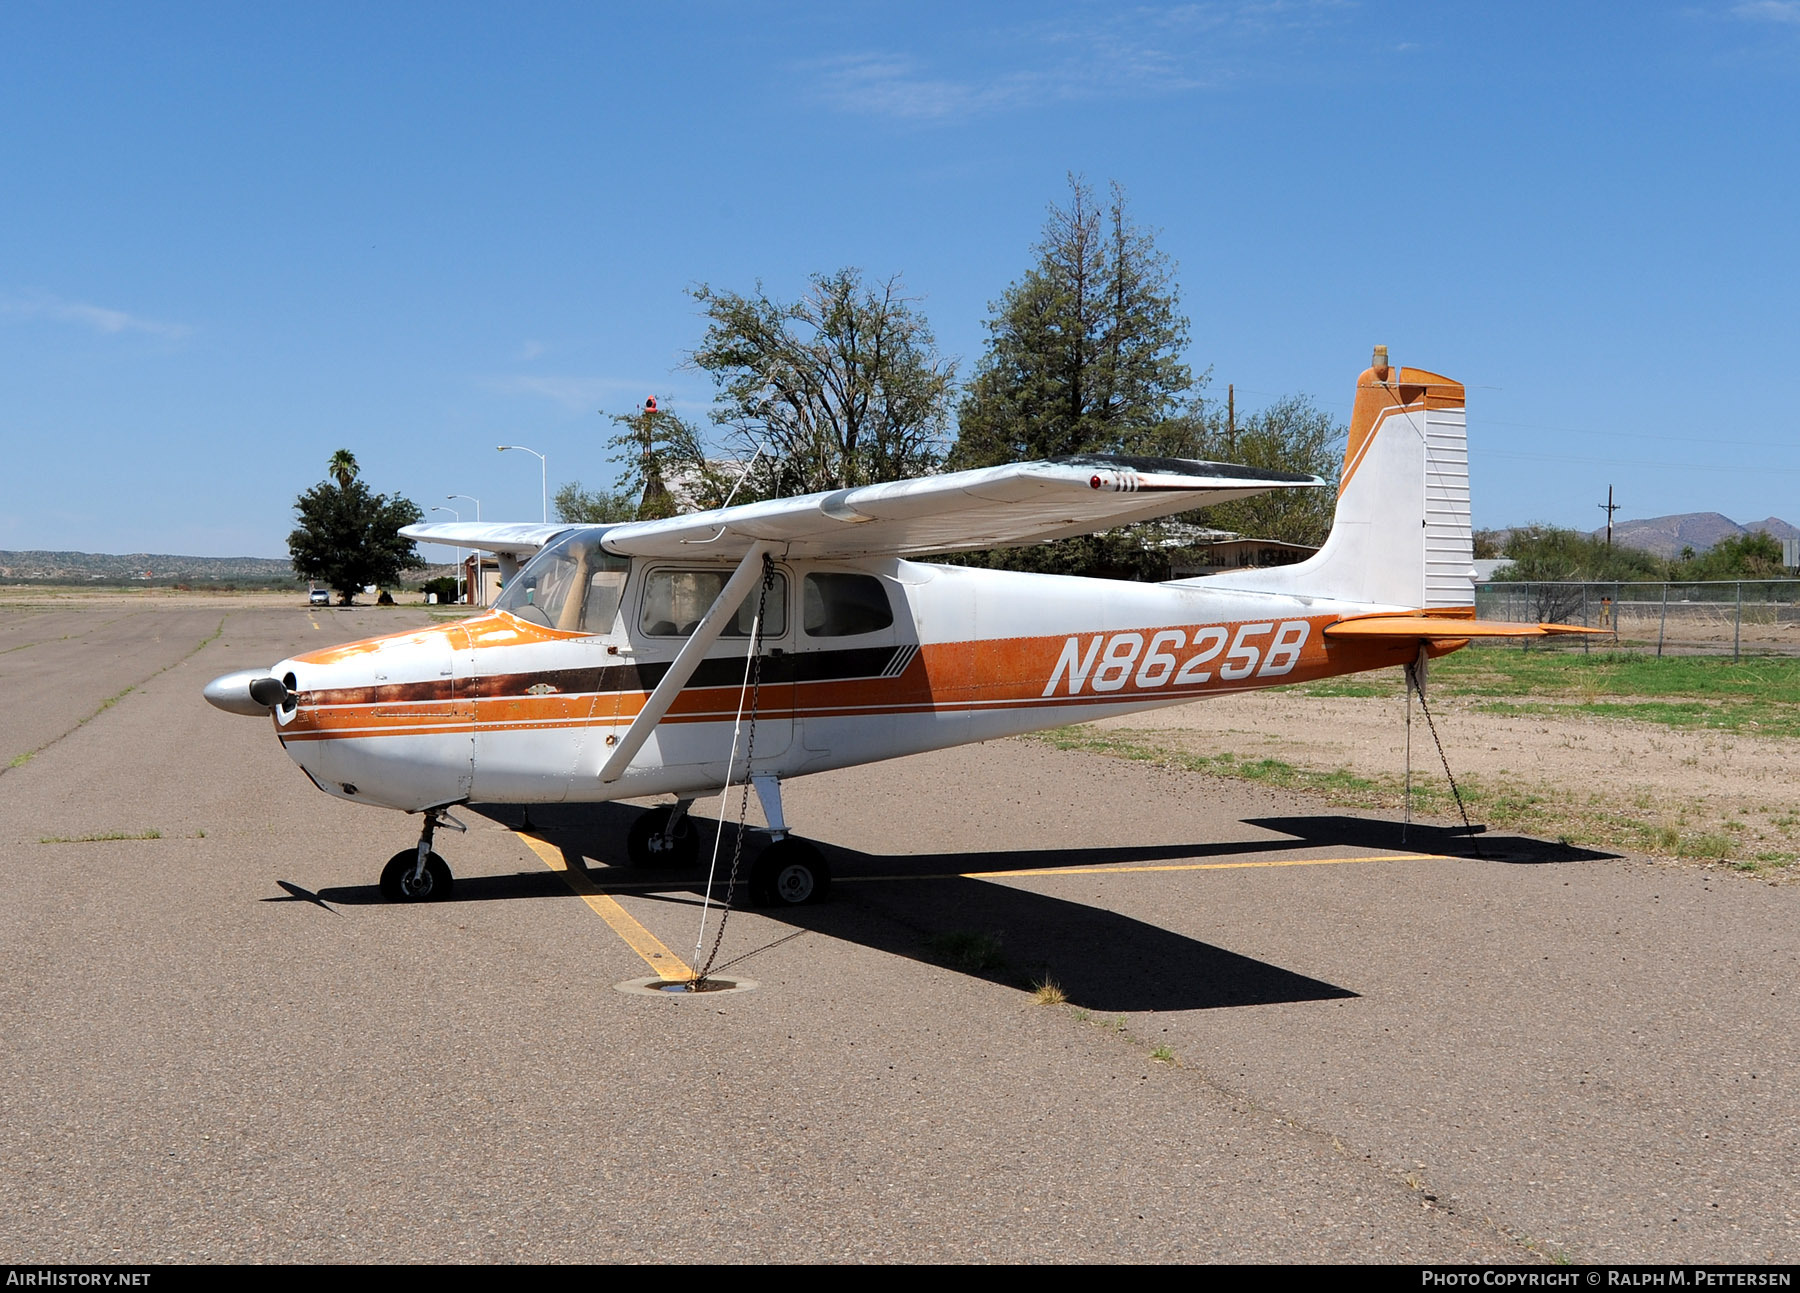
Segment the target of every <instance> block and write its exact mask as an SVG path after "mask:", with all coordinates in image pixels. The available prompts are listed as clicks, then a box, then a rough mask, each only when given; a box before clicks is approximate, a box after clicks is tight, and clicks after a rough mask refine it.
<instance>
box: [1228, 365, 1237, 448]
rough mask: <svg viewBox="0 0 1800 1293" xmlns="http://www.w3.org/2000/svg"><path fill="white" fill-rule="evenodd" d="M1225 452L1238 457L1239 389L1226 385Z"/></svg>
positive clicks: (1229, 384)
mask: <svg viewBox="0 0 1800 1293" xmlns="http://www.w3.org/2000/svg"><path fill="white" fill-rule="evenodd" d="M1225 452H1226V453H1228V454H1230V455H1231V456H1232V457H1233V458H1236V457H1237V387H1236V386H1234V385H1232V384H1231V383H1230V382H1227V383H1226V384H1225Z"/></svg>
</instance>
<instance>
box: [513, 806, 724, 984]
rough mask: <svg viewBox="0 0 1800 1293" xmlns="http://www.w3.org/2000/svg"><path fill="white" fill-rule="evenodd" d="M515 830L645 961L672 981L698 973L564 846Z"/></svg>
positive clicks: (681, 981)
mask: <svg viewBox="0 0 1800 1293" xmlns="http://www.w3.org/2000/svg"><path fill="white" fill-rule="evenodd" d="M513 834H514V835H517V836H518V837H519V838H520V839H522V840H524V841H525V846H526V847H527V848H529V849H530V850H531V851H532V852H533V853H535V854H537V855H538V857H539V858H540V859H541V860H542V861H543V863H544V865H545V866H547V867H549V868H550V869H551V870H552V871H557V872H560V873H561V874H562V878H563V882H564V883H565V884H567V885H568V886H569V888H571V889H573V890H574V891H575V892H576V893H577V894H579V895H580V897H581V900H582V901H583V902H585V903H586V904H587V905H588V906H589V907H591V908H592V909H593V911H594V914H595V915H597V916H599V917H600V919H601V920H604V921H605V922H606V923H607V924H609V925H611V926H612V928H613V932H614V933H615V934H617V935H618V936H619V937H620V938H622V939H624V940H625V943H626V946H628V947H630V948H631V950H632V951H634V952H636V953H637V954H638V955H639V956H641V957H643V958H644V963H645V964H646V965H648V966H649V967H650V968H651V969H652V970H655V971H656V973H657V974H658V976H660V977H661V978H662V979H664V980H666V981H668V982H670V983H685V982H687V981H688V980H689V979H691V978H693V977H694V972H693V970H691V969H690V968H689V967H688V963H687V962H686V961H684V960H682V959H681V958H680V957H679V956H677V955H675V953H673V952H671V951H670V950H669V949H668V948H667V947H664V946H663V942H662V940H661V939H659V938H658V937H657V936H656V935H655V934H652V933H651V932H650V931H649V930H647V929H645V928H644V927H643V926H642V925H640V924H638V923H637V921H635V920H633V919H632V917H631V913H630V912H628V911H626V910H625V909H624V908H623V907H621V906H619V904H618V903H617V902H615V901H614V900H613V899H612V898H610V897H608V896H607V895H606V894H604V893H602V892H601V891H600V890H599V889H597V888H595V886H594V882H593V881H592V880H590V879H588V877H587V875H586V874H585V873H584V872H579V871H575V870H572V869H571V868H570V867H569V864H568V863H567V862H566V861H565V860H564V859H563V855H562V850H561V849H559V848H557V847H556V846H555V845H552V844H547V843H545V842H544V841H543V840H540V839H537V838H536V837H535V836H531V835H526V834H524V833H523V832H522V831H514V832H513Z"/></svg>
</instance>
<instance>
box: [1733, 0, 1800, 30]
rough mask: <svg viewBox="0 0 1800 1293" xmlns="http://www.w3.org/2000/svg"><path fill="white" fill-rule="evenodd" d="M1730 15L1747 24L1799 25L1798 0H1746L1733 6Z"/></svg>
mask: <svg viewBox="0 0 1800 1293" xmlns="http://www.w3.org/2000/svg"><path fill="white" fill-rule="evenodd" d="M1731 15H1732V17H1734V18H1742V19H1744V20H1746V21H1748V22H1783V23H1793V24H1796V25H1800V0H1746V2H1745V3H1744V4H1738V5H1733V6H1732V7H1731Z"/></svg>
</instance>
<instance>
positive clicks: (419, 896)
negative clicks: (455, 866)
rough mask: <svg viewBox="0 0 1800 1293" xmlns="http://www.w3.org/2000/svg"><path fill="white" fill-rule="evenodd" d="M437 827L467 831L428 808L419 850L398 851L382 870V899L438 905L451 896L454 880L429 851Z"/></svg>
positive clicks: (441, 812)
mask: <svg viewBox="0 0 1800 1293" xmlns="http://www.w3.org/2000/svg"><path fill="white" fill-rule="evenodd" d="M440 824H442V825H445V826H448V827H450V828H451V829H452V830H458V831H466V830H468V829H469V828H468V827H467V826H464V825H463V824H462V823H461V822H459V821H457V820H456V818H454V817H452V816H451V815H450V814H449V813H447V812H445V811H444V810H443V809H442V808H432V809H428V810H427V811H426V813H425V825H424V826H423V827H422V828H421V829H420V831H419V844H418V847H417V848H410V849H401V850H400V852H398V853H396V854H394V856H393V857H391V858H389V859H388V864H387V865H386V866H385V867H383V868H382V869H381V896H382V897H383V898H386V899H387V900H388V901H389V902H441V901H443V900H444V899H445V898H448V897H449V896H450V890H451V888H452V887H453V886H454V885H455V879H454V878H453V877H452V876H451V874H450V868H449V867H448V866H446V865H445V863H444V859H443V858H441V857H439V856H438V855H437V854H436V853H433V852H432V851H431V837H432V835H433V834H434V833H435V832H436V831H437V828H438V826H439V825H440Z"/></svg>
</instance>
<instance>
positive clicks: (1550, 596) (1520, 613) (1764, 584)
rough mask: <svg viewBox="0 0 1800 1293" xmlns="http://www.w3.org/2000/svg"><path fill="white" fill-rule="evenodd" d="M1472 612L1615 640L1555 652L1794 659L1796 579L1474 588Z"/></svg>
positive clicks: (1583, 641) (1798, 640)
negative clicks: (1577, 627)
mask: <svg viewBox="0 0 1800 1293" xmlns="http://www.w3.org/2000/svg"><path fill="white" fill-rule="evenodd" d="M1475 614H1476V618H1478V619H1484V620H1527V621H1537V622H1540V623H1553V624H1583V625H1586V626H1588V627H1589V628H1601V629H1608V630H1610V631H1611V632H1612V633H1613V635H1614V639H1607V638H1597V637H1589V636H1587V635H1583V636H1582V637H1581V638H1580V640H1579V641H1576V642H1571V641H1568V640H1566V639H1565V640H1562V641H1559V642H1558V643H1557V647H1558V649H1561V650H1568V649H1571V648H1572V649H1574V650H1577V651H1580V650H1588V651H1592V650H1596V649H1598V650H1623V651H1643V652H1650V653H1654V654H1656V655H1729V656H1732V657H1733V658H1734V659H1736V658H1741V657H1742V656H1746V655H1800V579H1743V580H1720V581H1716V582H1705V583H1687V584H1677V583H1499V582H1496V583H1487V584H1477V585H1476V586H1475ZM1615 639H1616V641H1615ZM1534 645H1535V646H1536V647H1537V648H1538V649H1541V648H1542V643H1537V644H1534Z"/></svg>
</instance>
